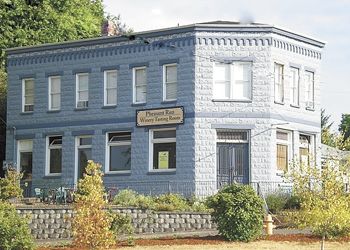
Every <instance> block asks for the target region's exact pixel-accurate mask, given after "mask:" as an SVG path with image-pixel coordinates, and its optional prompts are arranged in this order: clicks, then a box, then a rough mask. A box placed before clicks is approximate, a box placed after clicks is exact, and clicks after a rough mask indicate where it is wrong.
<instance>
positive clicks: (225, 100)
mask: <svg viewBox="0 0 350 250" xmlns="http://www.w3.org/2000/svg"><path fill="white" fill-rule="evenodd" d="M211 101H212V102H247V103H251V102H252V100H245V99H212V100H211Z"/></svg>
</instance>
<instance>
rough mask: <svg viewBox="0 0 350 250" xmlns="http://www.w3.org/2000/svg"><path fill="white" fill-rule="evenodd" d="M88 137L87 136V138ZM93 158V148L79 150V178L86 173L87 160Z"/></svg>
mask: <svg viewBox="0 0 350 250" xmlns="http://www.w3.org/2000/svg"><path fill="white" fill-rule="evenodd" d="M86 139H87V138H86ZM88 160H91V148H85V149H79V150H78V164H79V165H78V178H79V179H81V178H82V177H83V176H84V173H86V171H85V169H86V166H87V161H88Z"/></svg>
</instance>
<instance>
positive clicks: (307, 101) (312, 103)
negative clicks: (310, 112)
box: [304, 70, 315, 109]
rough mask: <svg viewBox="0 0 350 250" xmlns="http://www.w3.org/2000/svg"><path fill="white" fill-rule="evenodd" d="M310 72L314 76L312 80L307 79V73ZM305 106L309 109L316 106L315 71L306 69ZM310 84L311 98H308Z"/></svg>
mask: <svg viewBox="0 0 350 250" xmlns="http://www.w3.org/2000/svg"><path fill="white" fill-rule="evenodd" d="M308 74H310V75H311V76H312V79H311V81H307V78H306V75H308ZM304 78H305V106H306V108H307V109H314V108H315V72H313V71H309V70H305V77H304ZM309 84H311V95H312V96H311V100H310V99H308V98H309V96H308V93H309Z"/></svg>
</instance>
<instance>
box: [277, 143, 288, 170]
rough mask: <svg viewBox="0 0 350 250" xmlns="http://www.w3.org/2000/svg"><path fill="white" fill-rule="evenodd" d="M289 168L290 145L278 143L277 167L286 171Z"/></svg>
mask: <svg viewBox="0 0 350 250" xmlns="http://www.w3.org/2000/svg"><path fill="white" fill-rule="evenodd" d="M287 168H288V146H287V145H281V144H277V169H278V170H281V171H286V170H287Z"/></svg>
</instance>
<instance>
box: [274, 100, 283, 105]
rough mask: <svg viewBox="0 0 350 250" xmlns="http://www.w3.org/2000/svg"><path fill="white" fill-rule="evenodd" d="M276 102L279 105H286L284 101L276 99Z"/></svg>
mask: <svg viewBox="0 0 350 250" xmlns="http://www.w3.org/2000/svg"><path fill="white" fill-rule="evenodd" d="M275 104H278V105H284V102H278V101H275Z"/></svg>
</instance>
